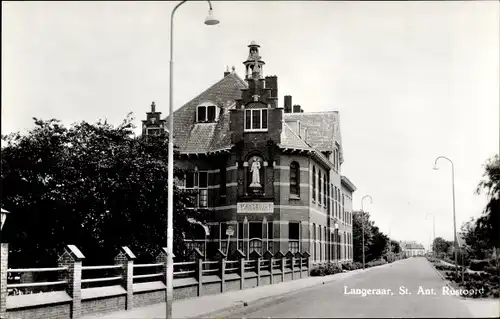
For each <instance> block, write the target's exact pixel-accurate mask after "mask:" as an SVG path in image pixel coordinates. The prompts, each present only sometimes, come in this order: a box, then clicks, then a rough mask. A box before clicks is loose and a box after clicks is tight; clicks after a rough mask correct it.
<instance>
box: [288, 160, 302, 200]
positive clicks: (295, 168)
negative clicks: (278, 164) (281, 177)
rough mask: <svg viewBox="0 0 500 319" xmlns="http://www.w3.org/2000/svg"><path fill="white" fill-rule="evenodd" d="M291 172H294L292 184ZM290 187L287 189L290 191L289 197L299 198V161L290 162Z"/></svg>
mask: <svg viewBox="0 0 500 319" xmlns="http://www.w3.org/2000/svg"><path fill="white" fill-rule="evenodd" d="M292 172H293V174H295V181H294V183H295V184H293V183H292ZM289 179H290V181H289V182H290V189H289V192H290V197H292V198H300V165H299V163H297V162H296V161H293V162H291V163H290V178H289ZM292 185H294V187H295V188H296V189H295V192H293V191H292Z"/></svg>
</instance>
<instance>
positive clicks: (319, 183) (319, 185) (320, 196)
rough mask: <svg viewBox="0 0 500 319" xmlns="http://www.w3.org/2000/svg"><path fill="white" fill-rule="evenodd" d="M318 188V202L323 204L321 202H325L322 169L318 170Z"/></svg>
mask: <svg viewBox="0 0 500 319" xmlns="http://www.w3.org/2000/svg"><path fill="white" fill-rule="evenodd" d="M318 189H319V196H318V202H319V204H320V205H321V203H322V202H323V179H322V178H321V171H320V170H318Z"/></svg>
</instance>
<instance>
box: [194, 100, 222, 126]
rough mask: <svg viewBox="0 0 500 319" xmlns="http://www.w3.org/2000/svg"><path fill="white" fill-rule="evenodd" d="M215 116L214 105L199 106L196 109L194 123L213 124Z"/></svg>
mask: <svg viewBox="0 0 500 319" xmlns="http://www.w3.org/2000/svg"><path fill="white" fill-rule="evenodd" d="M216 116H217V109H216V107H215V105H210V104H206V105H200V106H198V108H197V109H196V121H197V122H199V123H211V122H215V118H216Z"/></svg>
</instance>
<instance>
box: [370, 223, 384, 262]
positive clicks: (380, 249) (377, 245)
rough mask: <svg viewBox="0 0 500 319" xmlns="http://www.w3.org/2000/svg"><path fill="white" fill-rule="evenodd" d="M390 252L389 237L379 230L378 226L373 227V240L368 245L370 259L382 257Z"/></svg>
mask: <svg viewBox="0 0 500 319" xmlns="http://www.w3.org/2000/svg"><path fill="white" fill-rule="evenodd" d="M388 252H389V237H387V236H386V235H385V234H384V233H382V232H380V231H379V228H378V227H377V226H373V227H372V241H371V243H370V245H369V247H368V260H376V259H380V258H381V257H382V256H384V255H386V254H387V253H388Z"/></svg>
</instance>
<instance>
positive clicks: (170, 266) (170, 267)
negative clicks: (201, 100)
mask: <svg viewBox="0 0 500 319" xmlns="http://www.w3.org/2000/svg"><path fill="white" fill-rule="evenodd" d="M185 2H186V1H181V2H179V3H178V4H177V5H176V6H175V7H174V9H173V10H172V14H171V15H170V86H169V119H168V134H169V137H168V175H167V178H168V185H167V278H166V284H167V293H166V296H165V297H166V317H167V318H172V301H173V290H174V289H173V279H174V263H173V257H172V253H173V245H174V242H173V238H174V227H173V217H174V98H173V87H174V83H173V81H174V13H175V11H176V10H177V8H179V7H180V6H181V5H183V4H184V3H185ZM207 2H208V7H209V11H208V16H207V17H206V19H205V24H206V25H215V24H218V23H219V20H217V19H215V18H214V15H213V13H212V4H211V2H210V0H207Z"/></svg>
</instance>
